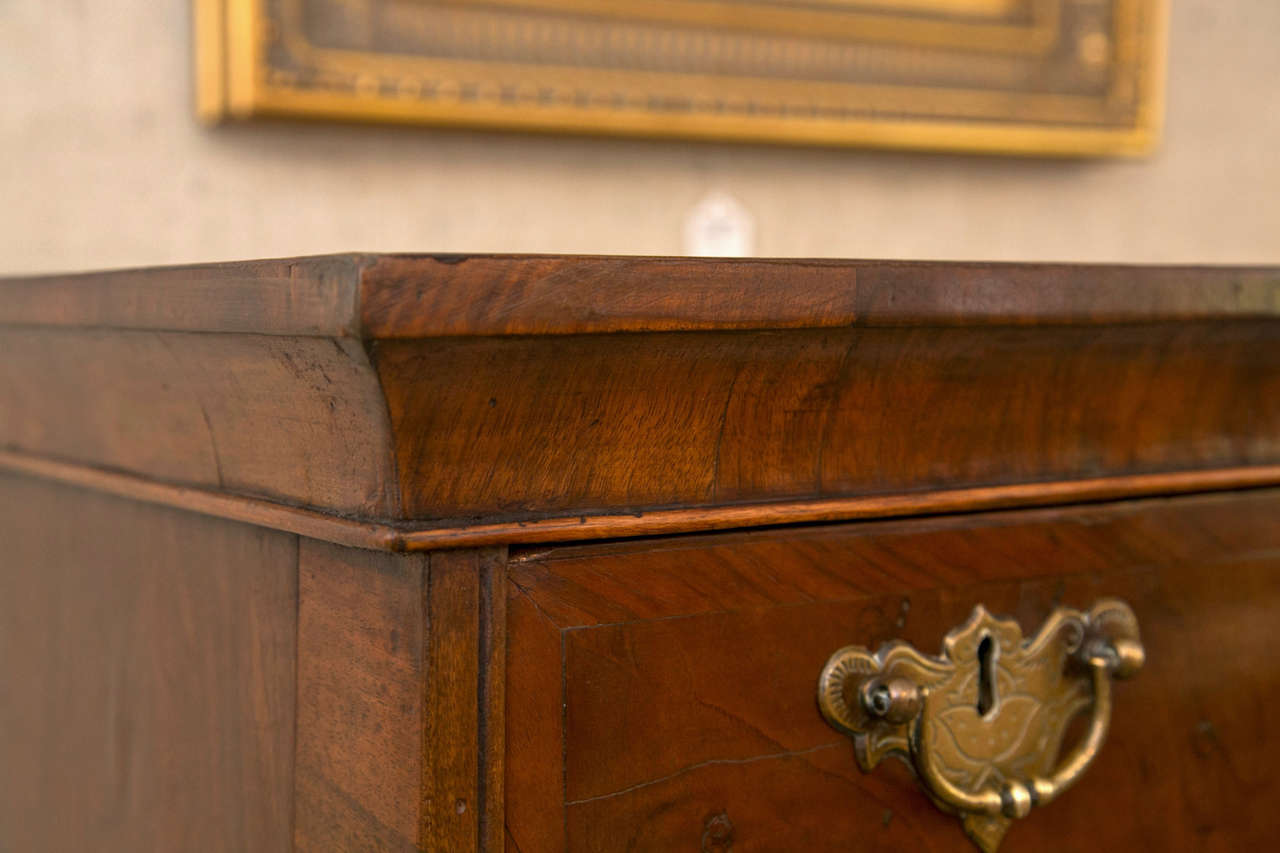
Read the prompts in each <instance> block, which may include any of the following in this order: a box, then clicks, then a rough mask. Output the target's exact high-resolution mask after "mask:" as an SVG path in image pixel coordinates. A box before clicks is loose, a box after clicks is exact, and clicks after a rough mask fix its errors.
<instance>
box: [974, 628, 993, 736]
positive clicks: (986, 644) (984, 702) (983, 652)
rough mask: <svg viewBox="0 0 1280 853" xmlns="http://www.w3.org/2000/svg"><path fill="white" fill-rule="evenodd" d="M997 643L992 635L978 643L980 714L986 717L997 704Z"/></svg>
mask: <svg viewBox="0 0 1280 853" xmlns="http://www.w3.org/2000/svg"><path fill="white" fill-rule="evenodd" d="M995 657H996V644H995V643H994V642H993V641H992V639H991V635H990V634H988V635H987V636H985V637H983V638H982V642H981V643H979V644H978V716H980V717H985V716H986V715H987V713H988V712H989V711H990V710H991V709H992V708H994V707H995V706H996V667H995Z"/></svg>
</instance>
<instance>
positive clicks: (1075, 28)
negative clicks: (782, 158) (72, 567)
mask: <svg viewBox="0 0 1280 853" xmlns="http://www.w3.org/2000/svg"><path fill="white" fill-rule="evenodd" d="M1166 2H1167V0H196V2H195V18H194V19H195V30H196V59H197V61H196V83H197V91H196V95H197V97H196V101H197V111H198V114H199V115H200V117H201V118H203V119H204V120H206V121H209V122H220V121H228V120H241V119H251V118H255V117H260V116H275V117H306V118H326V119H339V120H368V121H387V122H407V123H422V124H434V125H456V126H466V127H477V128H500V129H518V130H529V131H543V132H570V133H596V134H618V135H636V136H651V137H679V138H693V139H714V140H733V141H748V142H776V143H792V144H813V145H855V146H874V147H891V148H912V149H933V150H951V151H970V152H993V153H994V152H1001V153H1014V154H1047V155H1068V156H1070V155H1075V156H1089V155H1115V154H1121V155H1123V154H1141V153H1144V152H1146V151H1149V150H1150V149H1151V148H1152V146H1153V145H1154V144H1155V143H1156V141H1157V139H1158V136H1159V129H1160V123H1161V112H1162V103H1163V87H1164V61H1165V58H1164V52H1165V38H1166V36H1165V27H1166V16H1167V8H1166Z"/></svg>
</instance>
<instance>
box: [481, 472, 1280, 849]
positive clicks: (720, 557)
mask: <svg viewBox="0 0 1280 853" xmlns="http://www.w3.org/2000/svg"><path fill="white" fill-rule="evenodd" d="M1277 518H1280V492H1277V491H1265V490H1260V491H1252V492H1239V493H1231V494H1226V495H1215V496H1195V497H1185V498H1178V499H1169V500H1148V501H1131V502H1119V503H1106V504H1096V505H1089V506H1079V507H1068V508H1057V509H1040V510H1023V511H1006V512H997V513H987V514H972V515H963V516H950V517H938V518H931V519H919V520H912V521H899V522H884V523H865V524H846V525H838V526H815V527H807V528H787V529H775V530H762V531H754V532H745V533H728V534H718V535H695V536H686V537H673V538H666V539H655V540H631V541H619V542H614V543H601V544H593V545H584V546H565V547H553V548H550V549H539V550H528V551H523V552H522V551H513V552H512V555H511V563H510V565H509V571H508V658H507V672H508V689H507V709H506V719H507V753H506V759H507V761H506V805H507V816H506V822H507V844H508V849H511V850H520V851H523V852H524V853H533V851H543V850H566V849H567V850H575V851H579V850H580V851H588V850H590V851H596V850H601V851H603V850H664V851H665V850H715V851H724V850H730V849H732V850H735V851H744V850H811V851H820V850H833V851H834V850H842V851H843V850H849V849H858V850H886V851H887V850H937V851H944V850H946V851H951V850H954V851H969V850H973V849H975V848H973V847H972V845H971V842H969V841H968V840H967V839H966V837H965V835H964V833H963V831H962V829H961V827H960V824H959V822H958V821H957V820H956V819H955V818H954V817H952V816H949V815H947V814H944V813H943V812H942V811H940V810H939V809H938V808H936V807H935V806H934V805H933V804H932V803H931V802H930V800H929V799H928V797H926V795H925V794H924V793H923V791H922V789H921V788H920V787H919V785H918V784H917V782H916V780H915V779H914V778H913V775H912V773H911V771H910V770H909V768H908V766H907V765H906V764H905V763H904V762H898V761H886V762H884V763H882V764H881V765H880V766H879V767H877V768H876V769H875V770H874V771H873V772H870V773H864V772H862V771H861V770H860V769H859V768H858V765H857V763H856V761H855V756H854V749H853V747H852V742H851V740H850V739H849V738H847V737H845V736H844V735H842V734H841V733H840V732H838V731H836V730H835V729H833V728H832V727H831V726H830V725H829V724H828V723H827V722H826V721H825V720H824V719H823V717H822V715H821V713H820V711H819V708H818V704H817V700H816V696H817V681H818V677H819V673H820V671H821V670H822V667H823V665H824V663H825V662H826V661H827V659H828V658H829V656H830V655H831V654H832V653H833V652H834V651H835V650H837V649H838V648H840V647H842V646H846V645H849V644H859V645H864V646H867V647H869V648H871V649H875V648H877V647H878V646H880V644H882V643H884V642H887V641H890V640H894V639H901V640H905V641H907V642H909V643H911V644H912V645H914V646H915V647H916V648H917V649H920V650H921V651H923V652H925V653H928V654H937V653H938V651H939V649H940V645H941V642H942V638H943V636H944V635H945V634H946V633H947V632H948V631H949V630H951V629H953V628H955V627H956V626H958V625H960V624H962V623H963V622H964V621H965V620H966V619H967V618H968V616H969V614H970V613H971V612H972V610H973V608H974V607H975V605H977V604H983V605H985V606H986V607H987V608H988V609H989V610H990V611H992V612H993V613H998V614H1007V615H1010V616H1012V617H1015V618H1016V619H1017V621H1018V623H1019V624H1020V625H1021V627H1022V629H1023V632H1024V634H1025V635H1026V636H1031V634H1032V633H1033V632H1034V631H1035V630H1036V629H1037V628H1038V627H1039V626H1040V625H1041V623H1042V622H1043V621H1044V620H1045V618H1046V617H1047V616H1048V615H1049V614H1050V613H1051V612H1052V611H1053V610H1054V608H1055V607H1057V606H1059V605H1061V604H1067V605H1070V606H1073V607H1079V608H1086V607H1088V606H1089V605H1090V604H1091V603H1092V602H1094V601H1095V600H1097V599H1100V598H1104V597H1118V598H1121V599H1123V600H1125V601H1126V602H1128V603H1129V604H1130V606H1131V607H1132V608H1133V610H1134V612H1135V613H1136V615H1137V618H1138V621H1139V624H1140V626H1141V631H1142V641H1143V644H1144V646H1145V648H1146V651H1147V665H1146V667H1145V668H1144V669H1143V670H1142V671H1141V672H1140V673H1138V675H1137V676H1136V677H1135V678H1133V679H1132V680H1129V681H1125V682H1123V683H1118V684H1117V686H1116V687H1115V689H1114V693H1113V698H1114V712H1113V716H1112V725H1111V731H1110V735H1109V737H1108V739H1107V742H1106V744H1105V746H1104V747H1103V749H1102V752H1101V754H1100V755H1099V757H1098V758H1097V760H1096V761H1095V762H1094V764H1093V765H1092V766H1091V767H1090V769H1089V770H1088V772H1087V773H1086V774H1085V776H1084V777H1083V778H1082V780H1081V781H1080V782H1079V783H1078V784H1077V785H1075V786H1074V787H1073V788H1071V790H1069V791H1067V792H1066V793H1064V794H1063V795H1062V796H1061V797H1060V798H1058V799H1057V800H1055V801H1054V802H1053V803H1050V804H1048V805H1046V806H1044V807H1043V808H1038V809H1034V810H1033V811H1032V813H1031V814H1030V815H1029V816H1028V817H1026V818H1024V819H1022V820H1019V821H1016V822H1015V824H1014V826H1013V827H1012V829H1011V830H1010V832H1009V834H1008V836H1007V838H1006V839H1005V841H1004V844H1003V846H1002V848H1001V849H1003V850H1079V849H1085V848H1086V847H1094V848H1096V849H1100V850H1118V849H1125V848H1129V847H1137V846H1142V847H1145V848H1147V849H1158V850H1208V849H1223V850H1227V849H1231V850H1238V849H1244V848H1245V847H1246V846H1248V845H1251V844H1256V845H1259V846H1262V845H1267V844H1269V843H1270V841H1271V840H1272V839H1273V838H1274V833H1275V831H1276V830H1277V829H1280V820H1278V819H1277V816H1276V815H1275V814H1274V813H1273V812H1272V811H1270V810H1267V809H1266V804H1268V803H1274V802H1276V801H1277V798H1278V797H1280V785H1278V784H1277V781H1276V774H1275V772H1274V765H1273V761H1274V760H1275V759H1276V758H1277V755H1276V751H1277V750H1276V746H1275V743H1276V742H1275V741H1274V740H1271V739H1266V738H1265V737H1264V736H1263V735H1264V733H1265V732H1266V730H1267V728H1268V726H1271V725H1274V702H1275V699H1276V697H1277V696H1280V664H1278V663H1277V660H1276V656H1275V654H1274V650H1275V648H1276V645H1277V641H1278V640H1280V619H1277V614H1278V613H1280V524H1277V523H1276V520H1277ZM1080 722H1083V721H1080ZM1076 728H1078V729H1082V728H1083V725H1077V726H1076ZM1074 736H1075V735H1074V734H1072V733H1070V732H1069V734H1068V739H1069V740H1070V739H1071V738H1072V737H1074Z"/></svg>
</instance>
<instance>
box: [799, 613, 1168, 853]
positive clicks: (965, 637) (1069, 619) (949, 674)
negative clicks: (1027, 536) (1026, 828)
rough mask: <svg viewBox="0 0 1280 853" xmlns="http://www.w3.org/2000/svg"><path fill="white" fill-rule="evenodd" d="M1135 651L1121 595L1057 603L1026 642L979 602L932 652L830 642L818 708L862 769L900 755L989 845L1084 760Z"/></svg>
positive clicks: (1137, 658)
mask: <svg viewBox="0 0 1280 853" xmlns="http://www.w3.org/2000/svg"><path fill="white" fill-rule="evenodd" d="M1144 658H1145V653H1144V651H1143V648H1142V643H1141V641H1140V639H1139V637H1138V627H1137V620H1136V618H1135V617H1134V615H1133V612H1132V610H1130V609H1129V607H1128V606H1127V605H1126V604H1124V603H1123V602H1121V601H1117V600H1114V599H1105V600H1103V601H1100V602H1098V603H1097V604H1095V605H1094V606H1093V608H1091V609H1090V610H1089V611H1088V612H1080V611H1077V610H1072V609H1069V608H1059V609H1058V610H1056V611H1054V613H1053V614H1052V615H1051V616H1050V617H1049V619H1048V620H1046V622H1045V625H1044V627H1042V628H1041V630H1040V632H1039V633H1038V634H1037V635H1036V636H1035V637H1033V638H1032V639H1030V640H1028V641H1026V642H1023V640H1022V633H1021V629H1020V628H1019V627H1018V625H1017V623H1016V622H1014V621H1013V620H1007V619H996V618H995V617H992V616H991V614H990V613H988V612H987V611H986V609H985V608H983V607H982V606H981V605H979V606H978V607H977V608H976V609H975V610H974V613H973V615H972V616H971V617H970V619H969V621H968V622H966V623H965V624H964V625H962V626H960V627H959V628H957V629H955V630H954V631H952V632H951V633H949V634H948V635H947V637H946V639H945V640H944V643H943V653H942V655H941V656H940V657H930V656H926V655H922V654H920V653H919V652H917V651H916V650H915V649H913V648H912V647H910V646H908V645H906V644H905V643H900V642H895V643H890V644H889V645H887V646H885V647H883V648H882V649H881V650H880V651H879V652H877V653H875V654H871V653H870V652H868V651H867V650H866V649H864V648H862V647H858V646H850V647H847V648H844V649H841V650H840V651H838V652H836V653H835V654H834V655H832V657H831V659H830V660H829V661H828V662H827V666H826V667H825V668H824V669H823V672H822V676H821V679H820V681H819V689H818V696H819V706H820V707H821V709H822V712H823V714H824V715H825V716H826V718H827V720H828V721H829V722H830V723H831V724H832V725H834V726H835V727H836V728H838V729H840V730H841V731H843V732H845V733H846V734H848V735H850V736H851V737H852V738H853V740H854V746H855V751H856V755H857V758H858V762H859V764H860V765H861V766H862V769H863V770H865V771H870V770H871V769H872V768H874V766H875V765H876V764H877V763H878V762H879V760H880V759H881V758H882V757H883V756H884V755H887V754H892V753H897V754H901V755H903V756H905V757H906V758H908V759H909V760H910V762H911V763H912V765H913V766H914V767H915V769H916V772H917V774H918V776H919V778H920V780H921V782H922V783H923V784H924V786H925V787H926V788H927V789H928V792H929V794H930V795H931V796H932V797H933V799H934V800H935V802H937V803H938V804H939V805H940V806H942V807H943V808H945V809H948V810H950V811H954V812H957V813H958V814H959V815H960V816H961V818H962V819H963V820H964V823H965V829H966V830H967V831H968V832H969V834H970V836H971V837H972V838H973V839H974V841H975V842H977V843H978V845H979V846H980V847H982V848H983V849H984V850H987V851H994V850H995V849H996V848H997V847H998V845H999V843H1000V840H1001V839H1002V838H1003V836H1004V833H1005V831H1006V830H1007V828H1008V826H1009V823H1010V821H1011V820H1013V819H1015V818H1021V817H1025V816H1026V815H1027V814H1029V813H1030V811H1031V810H1032V808H1033V807H1034V806H1038V805H1043V804H1045V803H1048V802H1050V801H1051V800H1053V799H1054V798H1055V797H1057V796H1058V795H1059V794H1061V793H1062V792H1063V791H1065V790H1066V789H1067V788H1069V787H1070V786H1071V785H1072V784H1074V783H1075V782H1076V781H1077V780H1078V779H1079V778H1080V777H1081V776H1082V775H1083V774H1084V772H1085V771H1086V770H1087V769H1088V768H1089V765H1090V764H1091V763H1092V762H1093V760H1094V758H1095V757H1097V755H1098V752H1099V751H1100V750H1101V749H1102V744H1103V741H1105V740H1106V736H1107V729H1108V727H1109V726H1110V723H1111V707H1112V703H1111V680H1112V679H1113V678H1126V677H1128V676H1131V675H1133V674H1134V673H1136V672H1137V671H1138V670H1139V669H1140V668H1141V667H1142V664H1143V662H1144ZM1002 696H1003V697H1004V698H1003V699H1002V698H1001V697H1002ZM1086 708H1087V709H1088V710H1089V714H1090V718H1089V726H1088V729H1087V731H1086V732H1085V734H1084V736H1083V737H1081V738H1080V740H1079V742H1078V743H1077V744H1076V745H1075V746H1074V747H1073V748H1072V749H1071V751H1070V753H1069V754H1068V755H1067V756H1066V757H1065V758H1062V759H1061V760H1059V759H1058V756H1057V752H1058V750H1059V747H1060V745H1061V742H1062V738H1063V736H1064V734H1065V730H1066V727H1067V724H1068V723H1069V722H1070V721H1071V719H1072V718H1073V717H1075V716H1076V715H1077V714H1079V713H1082V712H1083V711H1084V710H1086ZM1045 745H1048V747H1047V751H1046V746H1045ZM1036 750H1040V752H1036ZM1042 753H1043V754H1042Z"/></svg>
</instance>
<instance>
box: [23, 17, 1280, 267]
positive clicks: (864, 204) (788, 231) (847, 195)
mask: <svg viewBox="0 0 1280 853" xmlns="http://www.w3.org/2000/svg"><path fill="white" fill-rule="evenodd" d="M1173 6H1174V10H1173V20H1172V32H1171V62H1170V71H1171V80H1170V93H1169V106H1168V128H1167V133H1166V140H1165V143H1164V145H1163V147H1162V149H1161V150H1160V151H1159V153H1158V154H1156V155H1155V156H1154V157H1152V158H1150V159H1147V160H1142V161H1131V162H1125V161H1110V162H1096V161H1095V162H1054V161H1045V160H1014V159H998V158H974V157H952V156H937V155H907V154H892V153H890V154H886V153H875V152H851V151H833V150H806V149H786V148H762V147H733V146H721V145H699V144H684V143H671V142H640V141H616V140H589V139H572V138H551V137H527V136H518V135H509V136H505V135H494V134H480V133H459V132H444V131H432V130H427V129H403V128H380V127H341V126H334V125H319V124H316V125H301V124H275V125H267V124H258V125H253V126H242V127H230V128H216V129H207V128H203V127H201V126H199V125H198V124H197V123H196V122H195V120H194V119H193V117H192V107H191V97H190V83H189V81H190V65H191V60H190V38H189V35H188V30H189V12H188V8H187V7H188V4H187V3H186V2H184V0H164V2H157V0H111V2H89V0H5V2H4V3H2V4H0V202H3V204H0V271H4V272H20V271H39V270H55V269H79V268H97V267H110V266H120V265H135V264H158V263H171V262H186V261H198V260H226V259H232V258H246V257H261V256H279V255H292V254H305V253H316V252H332V251H341V250H349V249H358V250H370V251H373V250H412V251H451V252H452V251H511V252H607V253H613V252H617V253H654V254H669V253H678V252H680V251H682V227H683V222H684V219H685V215H686V213H687V211H688V209H689V208H690V207H691V206H692V205H693V204H694V203H695V202H697V200H698V199H699V198H701V197H702V196H704V195H705V194H706V193H708V192H710V191H713V190H723V191H727V192H729V193H731V194H732V195H734V196H735V197H737V198H738V199H739V200H740V201H741V202H742V203H743V204H744V205H745V206H746V207H747V208H748V210H749V211H750V212H751V214H752V216H753V217H754V219H755V223H756V248H757V251H758V252H759V253H760V254H764V255H790V256H848V257H899V258H987V259H1056V260H1122V261H1170V262H1197V261H1202V262H1235V263H1243V262H1270V263H1277V262H1280V47H1277V36H1278V35H1280V3H1277V2H1275V0H1173Z"/></svg>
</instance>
